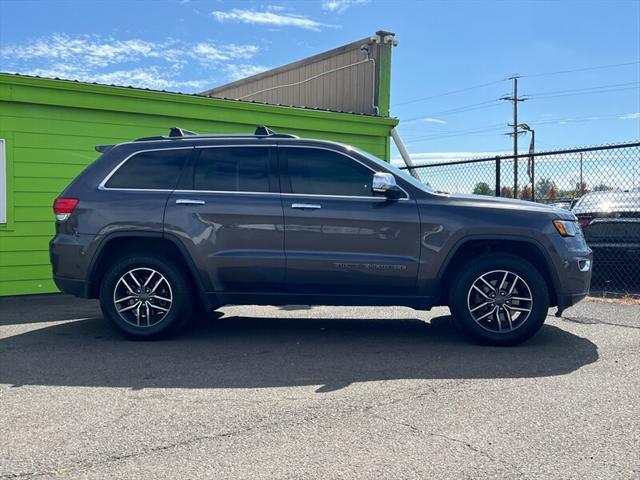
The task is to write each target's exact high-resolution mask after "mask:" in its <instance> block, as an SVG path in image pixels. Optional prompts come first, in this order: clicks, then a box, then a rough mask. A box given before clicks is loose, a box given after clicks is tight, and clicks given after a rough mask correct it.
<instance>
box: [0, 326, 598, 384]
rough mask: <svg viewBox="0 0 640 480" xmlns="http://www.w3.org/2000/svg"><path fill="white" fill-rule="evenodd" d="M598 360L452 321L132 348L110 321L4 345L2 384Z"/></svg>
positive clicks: (329, 378)
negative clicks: (468, 335) (463, 329)
mask: <svg viewBox="0 0 640 480" xmlns="http://www.w3.org/2000/svg"><path fill="white" fill-rule="evenodd" d="M597 360H598V349H597V346H596V345H595V344H593V343H592V342H591V341H589V340H587V339H585V338H581V337H579V336H576V335H573V334H572V333H569V332H567V331H564V330H562V329H560V328H558V327H555V326H552V325H546V326H544V327H543V329H542V330H541V331H540V333H539V334H538V335H536V336H535V337H534V338H533V339H531V340H530V341H528V342H527V343H525V344H523V345H520V346H518V347H514V348H498V347H485V346H479V345H473V344H470V343H468V342H466V341H465V340H464V339H462V338H461V337H460V335H459V333H458V332H457V331H456V330H455V328H453V326H452V325H451V323H450V322H449V318H448V317H438V318H435V319H433V320H432V321H431V323H426V322H423V321H421V320H418V319H411V318H407V319H403V320H400V319H375V318H372V319H327V318H318V319H304V318H299V319H298V318H251V317H242V316H236V317H225V318H223V319H219V320H211V319H209V320H206V321H205V320H202V321H200V322H197V324H196V326H194V327H192V328H191V329H189V330H188V331H187V332H185V333H184V334H183V335H182V336H180V337H178V338H175V339H172V340H166V341H158V342H133V341H127V340H124V339H122V338H121V337H120V336H118V335H117V334H116V333H115V332H114V331H113V330H112V329H111V328H110V327H109V325H107V324H106V322H105V321H104V320H103V319H102V318H90V319H86V320H76V321H69V322H67V323H63V324H56V325H52V326H45V327H44V328H40V329H36V330H32V331H29V332H26V333H21V334H18V335H14V336H10V337H7V338H4V339H0V383H4V384H11V385H14V386H21V385H56V386H92V387H127V388H132V389H143V388H260V387H287V386H305V385H314V386H320V387H319V388H318V389H317V391H318V392H328V391H332V390H337V389H340V388H343V387H345V386H348V385H350V384H353V383H357V382H368V381H378V380H395V379H498V378H528V377H546V376H553V375H564V374H568V373H570V372H573V371H575V370H577V369H579V368H580V367H583V366H585V365H588V364H590V363H593V362H595V361H597Z"/></svg>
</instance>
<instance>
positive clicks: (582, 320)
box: [561, 317, 640, 330]
mask: <svg viewBox="0 0 640 480" xmlns="http://www.w3.org/2000/svg"><path fill="white" fill-rule="evenodd" d="M561 318H562V320H564V321H566V322H571V323H578V324H581V325H609V326H612V327H622V328H633V329H636V330H640V326H635V325H625V324H623V323H615V322H605V321H602V320H600V319H598V318H591V317H561Z"/></svg>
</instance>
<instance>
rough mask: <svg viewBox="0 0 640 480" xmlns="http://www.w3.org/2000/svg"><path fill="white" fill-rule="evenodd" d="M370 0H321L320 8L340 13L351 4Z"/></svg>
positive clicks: (362, 3)
mask: <svg viewBox="0 0 640 480" xmlns="http://www.w3.org/2000/svg"><path fill="white" fill-rule="evenodd" d="M370 1H371V0H323V1H322V9H323V10H326V11H328V12H337V13H342V12H344V11H345V10H346V9H347V8H349V7H351V6H353V5H364V4H366V3H369V2H370Z"/></svg>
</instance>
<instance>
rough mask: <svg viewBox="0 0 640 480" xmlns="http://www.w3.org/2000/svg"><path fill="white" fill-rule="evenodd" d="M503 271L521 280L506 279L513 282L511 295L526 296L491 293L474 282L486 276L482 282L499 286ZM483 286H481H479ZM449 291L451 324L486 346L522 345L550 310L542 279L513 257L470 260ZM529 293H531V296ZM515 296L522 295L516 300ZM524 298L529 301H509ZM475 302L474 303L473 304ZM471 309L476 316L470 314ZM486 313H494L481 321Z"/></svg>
mask: <svg viewBox="0 0 640 480" xmlns="http://www.w3.org/2000/svg"><path fill="white" fill-rule="evenodd" d="M505 271H507V272H511V273H512V274H515V275H517V276H518V277H520V280H517V278H516V277H515V276H508V277H507V281H508V279H509V278H511V279H512V281H513V282H515V283H516V287H515V290H514V291H513V292H519V291H521V292H525V293H513V292H512V294H511V295H508V291H507V290H504V292H506V293H507V295H505V296H503V295H502V294H501V292H502V291H496V290H494V291H493V292H491V290H490V289H489V288H488V286H486V284H484V282H483V281H481V283H475V282H476V281H480V277H481V276H484V275H487V276H486V277H483V278H484V279H485V280H488V282H489V283H490V284H491V285H494V283H495V284H496V285H498V286H499V285H501V282H502V280H501V278H502V276H503V273H504V272H505ZM492 278H493V279H495V280H492ZM522 281H524V283H522ZM474 284H476V286H478V285H480V287H481V288H482V289H483V293H484V295H482V296H481V294H480V293H478V291H477V289H474V287H473V285H474ZM483 284H484V285H485V286H484V287H482V285H483ZM507 285H508V283H507ZM450 288H451V289H450V291H449V309H450V310H451V313H452V315H453V318H454V322H455V323H456V325H457V326H458V327H459V328H460V330H462V331H463V332H464V333H465V334H467V335H468V336H470V337H471V338H472V339H474V340H475V341H477V342H479V343H483V344H487V345H499V346H506V345H517V344H519V343H522V342H524V341H525V340H527V339H529V338H531V337H532V336H533V335H535V334H536V333H537V332H538V330H540V328H541V327H542V325H543V324H544V321H545V319H546V317H547V314H548V310H549V291H548V289H547V284H546V282H545V280H544V278H543V277H542V275H541V274H540V273H539V272H538V270H537V269H536V268H535V267H534V266H533V265H531V264H530V263H529V262H527V261H526V260H524V259H522V258H520V257H518V256H515V255H510V254H502V253H495V254H487V255H482V256H479V257H477V258H475V259H473V260H471V261H469V262H468V263H467V264H465V265H464V266H463V267H462V268H461V269H460V273H458V275H457V276H456V277H455V278H454V280H453V282H452V284H451V287H450ZM528 293H530V297H529V296H528ZM485 295H488V296H489V297H490V296H491V295H497V297H495V298H486V297H485ZM516 295H524V296H521V297H517V296H516ZM525 296H526V297H528V298H531V300H530V301H524V300H523V301H520V300H513V299H512V298H514V297H515V298H525ZM474 299H475V302H476V303H473V301H474ZM478 299H479V300H478ZM487 302H488V304H487V305H485V306H483V307H479V308H480V310H478V309H477V308H476V307H477V305H478V304H479V303H487ZM491 302H493V303H491ZM507 302H508V305H507ZM472 308H473V309H474V310H476V312H477V313H472V312H471V310H472ZM518 308H520V312H518V311H515V309H518ZM512 309H513V310H512ZM526 309H529V310H530V311H529V312H528V313H526V312H525V311H524V310H526ZM489 311H491V312H493V313H491V314H489V316H488V317H485V319H481V317H482V316H483V315H486V313H485V312H489ZM496 312H497V313H496ZM474 315H475V316H476V318H475V319H474ZM507 315H508V321H507ZM512 315H514V316H516V315H517V318H518V319H520V318H521V320H520V321H518V320H517V319H513V320H514V321H513V322H512ZM521 315H522V316H521ZM496 316H497V319H496ZM491 322H493V323H491ZM498 329H499V330H498Z"/></svg>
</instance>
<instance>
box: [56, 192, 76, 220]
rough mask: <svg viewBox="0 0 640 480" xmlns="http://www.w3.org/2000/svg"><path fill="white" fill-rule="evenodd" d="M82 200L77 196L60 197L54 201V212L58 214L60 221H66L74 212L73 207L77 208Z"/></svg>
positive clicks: (57, 217)
mask: <svg viewBox="0 0 640 480" xmlns="http://www.w3.org/2000/svg"><path fill="white" fill-rule="evenodd" d="M79 202H80V200H78V199H77V198H63V197H58V198H56V200H55V201H54V202H53V213H55V214H56V219H57V220H58V221H59V222H64V221H65V220H66V219H67V218H69V217H70V216H71V214H72V213H73V209H74V208H76V206H77V205H78V203H79Z"/></svg>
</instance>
